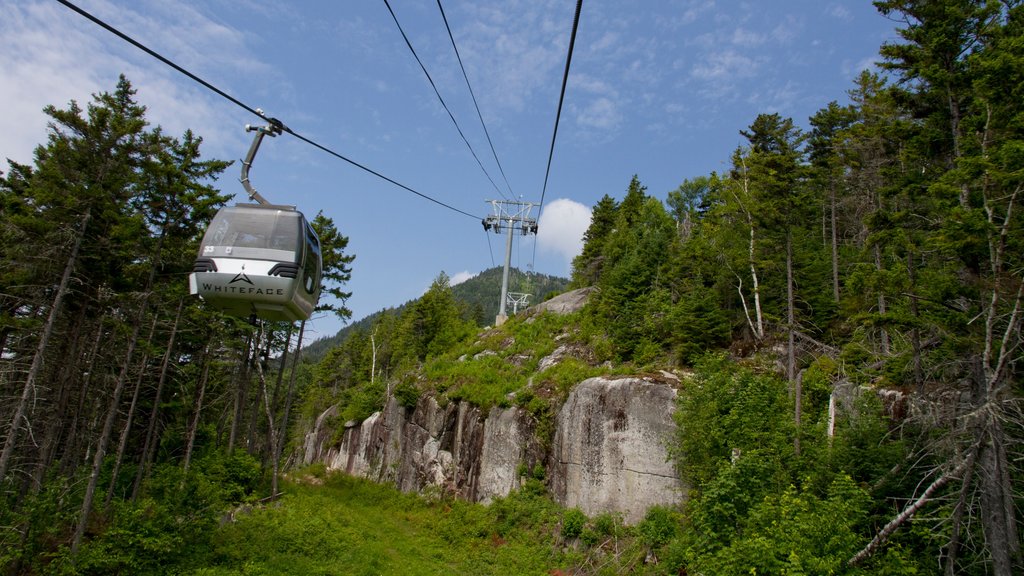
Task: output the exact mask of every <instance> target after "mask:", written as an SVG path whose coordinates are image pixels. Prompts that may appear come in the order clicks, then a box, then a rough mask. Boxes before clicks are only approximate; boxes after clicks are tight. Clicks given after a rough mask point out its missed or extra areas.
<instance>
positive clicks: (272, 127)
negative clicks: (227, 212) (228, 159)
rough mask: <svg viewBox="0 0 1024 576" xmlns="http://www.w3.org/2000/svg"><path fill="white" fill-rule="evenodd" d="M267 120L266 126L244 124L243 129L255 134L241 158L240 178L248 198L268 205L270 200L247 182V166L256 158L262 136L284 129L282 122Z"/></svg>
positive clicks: (272, 134)
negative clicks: (243, 157) (242, 158)
mask: <svg viewBox="0 0 1024 576" xmlns="http://www.w3.org/2000/svg"><path fill="white" fill-rule="evenodd" d="M258 111H259V112H260V113H262V112H263V111H262V110H258ZM268 121H269V122H270V124H268V125H266V126H253V125H251V124H246V125H245V131H246V132H256V136H254V137H253V139H252V144H251V145H250V146H249V152H248V153H246V155H245V159H244V160H242V178H241V179H240V181H241V182H242V186H244V187H245V191H246V192H247V193H248V194H249V200H254V201H256V202H257V203H259V204H262V205H264V206H269V205H270V202H267V199H266V198H264V197H263V195H261V194H260V193H259V192H257V191H256V189H255V188H253V187H252V184H250V183H249V168H251V167H252V161H253V159H254V158H256V152H257V151H258V150H259V149H260V143H261V142H263V137H264V136H266V135H268V134H269V135H270V136H271V137H273V136H277V135H278V134H280V133H281V132H282V131H283V130H284V124H282V123H281V121H280V120H278V119H276V118H270V119H269V120H268Z"/></svg>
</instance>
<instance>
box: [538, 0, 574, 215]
mask: <svg viewBox="0 0 1024 576" xmlns="http://www.w3.org/2000/svg"><path fill="white" fill-rule="evenodd" d="M582 8H583V0H576V17H575V18H573V20H572V35H570V36H569V53H568V54H567V55H566V57H565V73H564V74H562V93H561V95H559V97H558V112H557V113H556V114H555V130H554V132H553V133H552V134H551V149H550V150H549V151H548V168H547V170H546V171H545V172H544V188H542V189H541V192H540V209H541V210H543V209H544V194H546V193H547V191H548V176H550V175H551V158H552V157H553V156H554V155H555V139H556V138H558V122H559V120H560V119H561V118H562V104H563V103H564V102H565V86H566V84H568V83H569V65H570V64H571V63H572V49H573V46H574V45H575V44H576V30H577V29H578V28H579V25H580V10H581V9H582ZM538 214H539V212H538Z"/></svg>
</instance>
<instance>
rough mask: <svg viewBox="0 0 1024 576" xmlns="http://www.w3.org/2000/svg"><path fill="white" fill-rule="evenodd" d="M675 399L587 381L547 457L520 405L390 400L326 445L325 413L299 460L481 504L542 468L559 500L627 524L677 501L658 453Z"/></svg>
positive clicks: (638, 385)
mask: <svg viewBox="0 0 1024 576" xmlns="http://www.w3.org/2000/svg"><path fill="white" fill-rule="evenodd" d="M675 395H676V394H675V390H674V388H673V387H672V386H671V385H670V384H667V383H664V382H657V381H653V380H648V379H640V378H620V379H606V378H591V379H589V380H586V381H585V382H583V383H581V384H580V385H578V386H577V387H576V388H575V389H574V390H573V392H572V393H571V394H570V396H569V399H568V401H567V402H566V403H565V405H564V406H563V408H562V410H561V412H560V413H559V415H558V419H557V422H556V433H555V438H554V441H553V442H551V446H552V448H551V450H550V452H549V453H545V451H544V450H543V449H542V446H543V445H544V443H542V442H541V441H540V439H538V438H537V437H536V435H535V431H536V426H535V424H536V423H535V421H534V419H533V417H532V416H531V415H530V413H528V412H526V411H525V410H522V409H520V408H515V407H513V408H497V407H495V408H491V409H490V410H488V411H487V412H486V413H484V412H482V411H481V410H480V409H479V408H476V407H473V406H470V405H469V404H466V403H458V404H449V405H447V406H440V405H438V403H437V402H436V400H435V399H434V398H432V397H423V398H420V400H419V402H418V403H417V405H416V407H415V408H413V409H408V408H404V407H402V406H401V405H400V404H398V402H397V401H395V400H394V399H391V400H390V401H389V402H388V404H387V406H386V407H385V409H384V410H383V411H381V412H378V413H375V414H374V415H372V416H371V417H369V418H367V419H366V420H364V421H363V422H361V423H358V424H354V423H349V424H346V425H345V426H346V427H345V430H344V434H343V435H342V436H341V441H340V442H333V443H332V441H331V439H333V438H336V437H337V436H336V433H335V431H333V430H331V429H330V428H331V427H332V426H337V424H336V423H333V421H334V420H335V419H336V417H335V414H336V411H335V409H333V408H332V409H329V410H328V411H326V412H325V413H324V414H322V415H321V416H320V418H318V419H317V422H316V427H315V428H314V430H312V431H311V432H310V433H309V434H307V436H306V441H305V444H304V450H303V461H304V462H305V463H307V464H309V463H312V462H324V463H325V464H326V465H327V467H328V469H331V470H342V471H345V472H347V473H349V474H352V475H355V476H361V477H364V478H369V479H371V480H375V481H378V482H387V483H393V484H394V485H395V486H397V487H398V488H399V489H401V490H403V491H407V492H410V491H422V490H427V489H436V490H442V491H444V492H446V493H449V494H454V495H456V496H458V497H460V498H464V499H467V500H471V501H475V502H484V503H486V502H490V501H491V500H493V499H494V498H496V497H500V496H505V495H507V494H508V493H509V492H511V491H512V490H515V489H516V488H518V487H520V486H521V485H522V483H523V482H524V481H525V477H523V476H522V475H523V474H524V472H525V471H527V470H533V469H534V468H535V466H536V465H537V464H542V465H544V467H545V469H546V471H547V476H546V480H547V482H548V486H549V489H550V491H551V493H552V495H553V496H554V498H555V499H556V500H557V501H558V502H560V503H562V504H563V505H565V506H568V507H579V508H580V509H581V510H583V511H584V512H585V513H587V514H588V515H595V514H599V513H603V512H610V513H614V514H620V515H622V517H623V518H624V519H625V520H626V521H627V522H636V521H639V520H640V519H642V518H643V515H644V513H645V511H646V510H647V509H648V508H649V507H650V506H653V505H655V504H671V503H675V502H678V501H679V498H680V496H681V484H680V482H679V479H678V477H677V476H676V473H675V470H674V469H673V467H672V465H671V463H670V462H669V461H668V458H667V450H666V441H667V440H669V439H670V437H671V435H672V432H673V430H674V423H673V420H672V412H673V410H674V407H675ZM332 444H333V445H332Z"/></svg>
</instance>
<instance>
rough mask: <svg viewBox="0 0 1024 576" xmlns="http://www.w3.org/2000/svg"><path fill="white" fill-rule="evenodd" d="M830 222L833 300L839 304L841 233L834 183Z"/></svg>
mask: <svg viewBox="0 0 1024 576" xmlns="http://www.w3.org/2000/svg"><path fill="white" fill-rule="evenodd" d="M829 205H830V210H829V212H830V214H829V221H830V222H831V225H832V299H833V300H834V301H835V303H836V304H838V303H839V233H838V228H839V227H838V224H837V222H836V220H837V218H836V187H835V183H834V182H833V184H832V186H831V187H830V188H829Z"/></svg>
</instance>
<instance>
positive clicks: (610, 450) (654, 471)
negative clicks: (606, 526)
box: [548, 378, 685, 523]
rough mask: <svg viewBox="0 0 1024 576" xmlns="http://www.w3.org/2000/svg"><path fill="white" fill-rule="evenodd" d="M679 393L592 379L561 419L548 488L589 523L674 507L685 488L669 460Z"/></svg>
mask: <svg viewBox="0 0 1024 576" xmlns="http://www.w3.org/2000/svg"><path fill="white" fill-rule="evenodd" d="M675 398H676V391H675V389H674V388H672V386H670V385H669V384H666V383H662V382H658V381H654V380H649V379H642V378H619V379H609V378H590V379H588V380H585V381H584V382H582V383H580V384H579V385H577V386H576V387H575V388H573V390H572V392H571V393H570V394H569V398H568V399H567V400H566V402H565V404H564V405H563V406H562V410H561V412H560V413H559V415H558V422H557V426H556V430H555V437H554V441H553V443H552V452H551V455H550V459H549V462H550V464H549V466H548V470H549V471H550V479H551V483H550V489H551V493H552V495H553V496H554V498H555V499H556V500H557V501H558V502H559V503H560V504H562V505H563V506H565V507H567V508H579V509H580V510H582V511H583V512H584V513H585V514H587V515H588V516H594V515H597V514H601V513H604V512H609V513H616V514H621V515H622V517H623V519H624V520H625V521H626V522H627V523H635V522H638V521H640V520H641V519H643V516H644V514H645V513H646V511H647V509H648V508H650V507H652V506H655V505H672V504H675V503H677V502H679V500H680V498H681V497H683V496H684V492H685V488H684V486H683V484H682V483H681V482H680V480H679V477H678V475H677V473H676V471H675V468H674V467H673V465H672V462H671V461H670V460H669V455H668V449H667V444H668V442H669V441H670V440H671V439H672V436H673V433H674V431H675V422H674V421H673V419H672V413H673V412H674V410H675Z"/></svg>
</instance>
